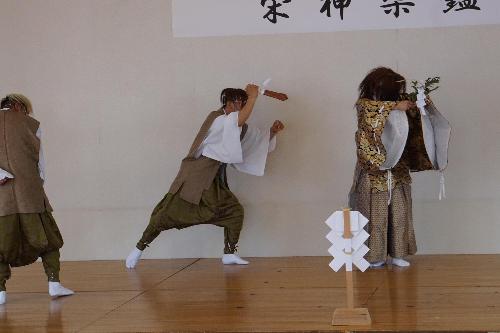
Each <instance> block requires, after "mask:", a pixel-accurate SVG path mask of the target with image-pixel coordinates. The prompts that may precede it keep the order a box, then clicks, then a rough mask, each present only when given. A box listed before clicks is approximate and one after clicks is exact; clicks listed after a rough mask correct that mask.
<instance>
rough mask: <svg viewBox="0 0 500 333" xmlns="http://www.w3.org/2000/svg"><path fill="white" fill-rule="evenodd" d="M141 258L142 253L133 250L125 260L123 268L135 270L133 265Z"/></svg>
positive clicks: (135, 249)
mask: <svg viewBox="0 0 500 333" xmlns="http://www.w3.org/2000/svg"><path fill="white" fill-rule="evenodd" d="M141 256H142V251H141V250H139V249H138V248H134V249H133V250H132V252H130V254H129V255H128V257H127V259H126V260H125V266H127V268H130V269H132V268H135V265H137V263H138V262H139V260H140V259H141Z"/></svg>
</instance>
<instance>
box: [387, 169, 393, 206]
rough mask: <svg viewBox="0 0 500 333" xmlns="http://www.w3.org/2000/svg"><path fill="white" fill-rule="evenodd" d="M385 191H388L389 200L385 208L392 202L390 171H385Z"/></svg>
mask: <svg viewBox="0 0 500 333" xmlns="http://www.w3.org/2000/svg"><path fill="white" fill-rule="evenodd" d="M387 190H388V191H389V200H387V206H389V205H390V204H391V201H392V171H391V170H390V169H389V170H387Z"/></svg>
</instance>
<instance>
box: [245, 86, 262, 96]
mask: <svg viewBox="0 0 500 333" xmlns="http://www.w3.org/2000/svg"><path fill="white" fill-rule="evenodd" d="M245 91H246V92H247V95H248V98H249V99H250V98H257V96H258V95H259V87H258V86H256V85H255V84H251V83H249V84H247V87H246V88H245Z"/></svg>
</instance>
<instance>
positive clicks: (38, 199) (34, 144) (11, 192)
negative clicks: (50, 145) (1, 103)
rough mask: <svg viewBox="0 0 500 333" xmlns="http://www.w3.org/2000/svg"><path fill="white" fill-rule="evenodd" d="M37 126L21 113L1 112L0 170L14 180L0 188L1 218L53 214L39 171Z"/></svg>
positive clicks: (32, 119) (36, 122)
mask: <svg viewBox="0 0 500 333" xmlns="http://www.w3.org/2000/svg"><path fill="white" fill-rule="evenodd" d="M39 125H40V123H39V122H38V121H37V120H35V119H34V118H31V117H30V116H27V115H25V114H23V113H21V112H15V111H10V110H9V111H0V168H2V169H4V170H6V171H8V172H10V173H11V174H12V175H14V177H15V178H14V179H10V180H9V181H8V182H7V183H6V184H5V185H1V186H0V216H6V215H11V214H17V213H42V212H45V211H52V207H50V204H49V201H48V199H47V197H46V195H45V191H44V190H43V180H42V179H41V178H40V173H39V170H38V157H39V151H40V140H39V139H38V138H37V137H36V132H37V130H38V127H39Z"/></svg>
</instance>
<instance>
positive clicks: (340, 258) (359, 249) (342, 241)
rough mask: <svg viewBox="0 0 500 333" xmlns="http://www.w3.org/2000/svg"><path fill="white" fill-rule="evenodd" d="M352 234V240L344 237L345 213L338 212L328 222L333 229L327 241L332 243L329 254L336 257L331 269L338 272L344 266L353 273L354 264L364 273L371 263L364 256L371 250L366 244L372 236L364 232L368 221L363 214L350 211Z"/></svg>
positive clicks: (331, 263) (327, 236)
mask: <svg viewBox="0 0 500 333" xmlns="http://www.w3.org/2000/svg"><path fill="white" fill-rule="evenodd" d="M349 214H350V215H349V216H350V233H351V234H352V238H345V237H344V235H345V234H346V233H345V232H344V212H342V211H336V212H335V213H333V214H332V215H331V216H330V217H329V218H328V219H327V220H326V222H325V223H326V224H327V225H328V226H329V227H330V229H332V230H331V231H330V232H329V233H328V234H327V235H326V239H328V240H329V241H330V243H332V246H331V247H330V248H329V249H328V252H329V253H330V254H331V255H332V256H333V257H334V259H333V260H332V262H330V267H331V268H332V269H333V270H334V271H335V272H338V271H339V270H340V269H341V268H342V266H344V264H345V266H346V271H348V272H352V265H353V264H354V265H355V266H356V267H358V268H359V269H360V270H361V271H362V272H364V271H365V270H366V269H367V268H368V267H370V263H369V262H368V261H366V259H365V258H364V256H365V255H366V254H367V253H368V251H369V250H370V249H369V248H368V247H367V246H366V245H365V244H364V243H365V241H366V240H367V239H368V237H370V235H369V234H368V233H367V232H366V231H365V230H364V227H365V226H366V225H367V224H368V219H367V218H366V217H364V216H363V215H362V214H361V213H359V212H356V211H350V212H349Z"/></svg>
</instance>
